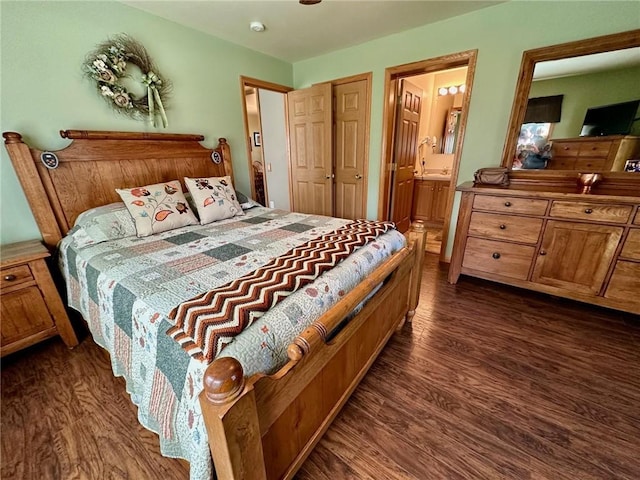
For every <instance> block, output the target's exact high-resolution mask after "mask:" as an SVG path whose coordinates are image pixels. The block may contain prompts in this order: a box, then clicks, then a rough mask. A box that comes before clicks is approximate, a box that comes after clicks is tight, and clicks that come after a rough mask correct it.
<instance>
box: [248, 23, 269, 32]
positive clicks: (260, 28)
mask: <svg viewBox="0 0 640 480" xmlns="http://www.w3.org/2000/svg"><path fill="white" fill-rule="evenodd" d="M249 28H250V29H251V30H253V31H254V32H264V28H265V27H264V23H262V22H251V23H250V24H249Z"/></svg>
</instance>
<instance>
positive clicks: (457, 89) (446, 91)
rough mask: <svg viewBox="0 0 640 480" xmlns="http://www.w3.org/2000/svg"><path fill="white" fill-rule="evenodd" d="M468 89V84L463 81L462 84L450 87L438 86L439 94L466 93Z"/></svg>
mask: <svg viewBox="0 0 640 480" xmlns="http://www.w3.org/2000/svg"><path fill="white" fill-rule="evenodd" d="M466 89H467V87H466V85H465V84H464V83H463V84H462V85H451V86H449V87H440V88H438V95H441V96H444V95H455V94H457V93H464V91H465V90H466Z"/></svg>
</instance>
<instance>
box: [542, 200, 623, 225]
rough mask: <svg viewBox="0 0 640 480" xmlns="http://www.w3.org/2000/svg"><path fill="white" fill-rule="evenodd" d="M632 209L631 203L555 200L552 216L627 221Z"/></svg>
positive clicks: (595, 220)
mask: <svg viewBox="0 0 640 480" xmlns="http://www.w3.org/2000/svg"><path fill="white" fill-rule="evenodd" d="M631 209H632V207H631V205H606V204H601V203H587V202H563V201H554V202H553V204H552V205H551V216H552V217H559V218H572V219H576V220H589V221H592V222H611V223H627V221H628V220H629V215H631Z"/></svg>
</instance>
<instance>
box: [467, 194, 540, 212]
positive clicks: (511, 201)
mask: <svg viewBox="0 0 640 480" xmlns="http://www.w3.org/2000/svg"><path fill="white" fill-rule="evenodd" d="M547 204H548V202H547V200H539V199H536V198H520V197H497V196H493V195H476V197H475V198H474V200H473V209H474V210H488V211H490V212H502V213H524V214H525V215H544V214H545V212H546V211H547Z"/></svg>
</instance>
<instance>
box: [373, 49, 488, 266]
mask: <svg viewBox="0 0 640 480" xmlns="http://www.w3.org/2000/svg"><path fill="white" fill-rule="evenodd" d="M476 57H477V50H470V51H466V52H461V53H456V54H452V55H446V56H443V57H438V58H434V59H430V60H424V61H420V62H415V63H411V64H406V65H400V66H397V67H391V68H387V69H386V71H385V97H384V98H385V104H384V112H383V145H382V153H383V154H382V165H381V172H382V173H381V176H380V196H379V204H378V218H383V219H392V220H394V221H396V222H398V221H399V222H401V223H403V224H404V223H407V222H408V219H411V220H422V221H424V222H425V224H426V226H427V252H428V253H433V254H437V255H439V256H440V260H441V261H447V259H446V258H445V252H446V246H447V238H448V235H449V224H450V221H451V210H452V208H453V197H454V194H455V186H456V182H457V179H458V170H459V163H460V157H461V153H462V145H463V141H464V133H465V127H466V121H467V117H468V110H469V102H470V98H471V90H472V86H473V77H474V73H475V64H476ZM411 91H413V92H414V95H413V97H411V96H410V95H408V93H407V92H411ZM415 92H420V93H418V94H417V95H416V93H415ZM416 96H419V98H416ZM409 98H413V102H414V105H415V107H414V108H413V110H414V111H415V112H417V115H418V116H419V120H416V121H414V125H413V127H412V128H410V129H408V128H407V125H408V122H407V115H406V113H405V111H406V110H407V108H406V105H407V104H408V99H409ZM418 104H419V107H418ZM409 123H410V122H409Z"/></svg>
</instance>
